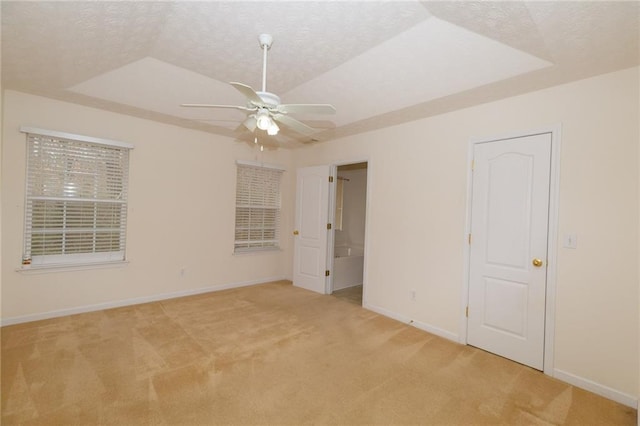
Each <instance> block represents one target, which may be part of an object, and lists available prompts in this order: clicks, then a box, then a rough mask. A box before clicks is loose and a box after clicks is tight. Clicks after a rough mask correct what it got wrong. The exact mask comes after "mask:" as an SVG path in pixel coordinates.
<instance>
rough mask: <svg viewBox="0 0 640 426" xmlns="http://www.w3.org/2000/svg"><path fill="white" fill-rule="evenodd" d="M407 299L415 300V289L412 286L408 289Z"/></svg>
mask: <svg viewBox="0 0 640 426" xmlns="http://www.w3.org/2000/svg"><path fill="white" fill-rule="evenodd" d="M409 299H411V300H413V301H415V300H416V289H415V288H412V289H411V291H409Z"/></svg>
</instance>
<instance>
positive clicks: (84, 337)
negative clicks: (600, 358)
mask: <svg viewBox="0 0 640 426" xmlns="http://www.w3.org/2000/svg"><path fill="white" fill-rule="evenodd" d="M635 422H636V411H635V410H633V409H630V408H628V407H625V406H622V405H620V404H617V403H615V402H612V401H609V400H607V399H604V398H601V397H599V396H596V395H594V394H591V393H589V392H586V391H583V390H580V389H577V388H574V387H572V386H569V385H567V384H564V383H562V382H559V381H557V380H554V379H551V378H549V377H547V376H545V375H543V374H542V373H540V372H537V371H534V370H531V369H529V368H526V367H523V366H521V365H519V364H516V363H513V362H510V361H508V360H505V359H503V358H500V357H498V356H494V355H491V354H488V353H485V352H483V351H481V350H478V349H475V348H472V347H468V346H462V345H458V344H456V343H453V342H450V341H447V340H444V339H441V338H439V337H435V336H433V335H430V334H428V333H425V332H423V331H420V330H418V329H416V328H413V327H409V326H407V325H405V324H402V323H399V322H397V321H394V320H391V319H388V318H385V317H382V316H380V315H377V314H375V313H372V312H370V311H367V310H365V309H363V308H361V307H359V306H357V305H356V304H354V303H350V302H345V301H343V300H341V299H340V298H336V297H331V296H322V295H318V294H315V293H311V292H308V291H305V290H301V289H298V288H295V287H293V286H292V285H291V284H290V283H289V282H278V283H271V284H265V285H260V286H254V287H247V288H242V289H236V290H229V291H223V292H216V293H209V294H204V295H199V296H193V297H186V298H181V299H174V300H169V301H164V302H157V303H149V304H144V305H137V306H132V307H126V308H118V309H111V310H105V311H99V312H94V313H88V314H82V315H73V316H69V317H64V318H57V319H52V320H46V321H40V322H33V323H28V324H21V325H16V326H10V327H4V328H3V329H2V424H3V425H13V424H25V425H36V424H37V425H55V424H60V425H93V424H110V425H145V424H155V425H178V424H183V425H209V424H237V425H258V424H270V425H284V424H291V425H299V424H318V425H322V424H340V425H350V424H385V425H389V424H421V425H431V424H463V425H469V424H509V425H513V424H527V425H539V424H574V425H587V424H593V425H605V424H611V425H635Z"/></svg>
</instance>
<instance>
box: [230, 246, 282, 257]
mask: <svg viewBox="0 0 640 426" xmlns="http://www.w3.org/2000/svg"><path fill="white" fill-rule="evenodd" d="M276 251H282V249H281V248H280V247H272V248H260V249H249V250H246V249H245V250H237V251H234V252H233V255H234V256H246V255H252V254H253V255H255V254H263V253H264V254H266V253H273V252H276Z"/></svg>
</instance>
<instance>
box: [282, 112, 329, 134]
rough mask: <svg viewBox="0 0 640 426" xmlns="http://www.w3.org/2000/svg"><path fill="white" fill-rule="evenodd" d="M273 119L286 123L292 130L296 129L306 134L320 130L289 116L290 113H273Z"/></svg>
mask: <svg viewBox="0 0 640 426" xmlns="http://www.w3.org/2000/svg"><path fill="white" fill-rule="evenodd" d="M273 119H274V120H276V121H278V122H280V123H282V124H284V125H285V126H287V127H288V128H290V129H291V130H294V131H296V132H298V133H301V134H303V135H306V136H311V135H313V134H314V133H317V132H318V130H317V129H314V128H313V127H309V126H307V125H306V124H304V123H302V122H300V121H298V120H296V119H295V118H292V117H289V116H288V115H284V114H273Z"/></svg>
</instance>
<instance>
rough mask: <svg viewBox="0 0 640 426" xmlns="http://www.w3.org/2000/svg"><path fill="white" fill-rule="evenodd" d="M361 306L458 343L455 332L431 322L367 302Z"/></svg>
mask: <svg viewBox="0 0 640 426" xmlns="http://www.w3.org/2000/svg"><path fill="white" fill-rule="evenodd" d="M363 307H364V308H365V309H369V310H370V311H373V312H375V313H377V314H380V315H384V316H385V317H389V318H391V319H394V320H396V321H400V322H403V323H405V324H408V325H411V326H413V327H415V328H418V329H420V330H422V331H426V332H427V333H431V334H435V335H436V336H439V337H442V338H445V339H447V340H451V341H453V342H456V343H459V341H458V335H457V334H455V333H452V332H450V331H447V330H443V329H442V328H439V327H436V326H433V325H431V324H427V323H424V322H420V321H415V320H412V319H411V318H409V317H408V316H405V315H401V314H398V313H396V312H392V311H389V310H387V309H384V308H381V307H379V306H374V305H369V304H367V303H365V304H364V305H363Z"/></svg>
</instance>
